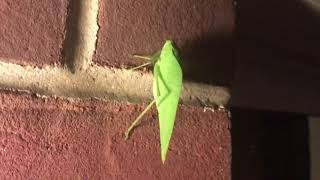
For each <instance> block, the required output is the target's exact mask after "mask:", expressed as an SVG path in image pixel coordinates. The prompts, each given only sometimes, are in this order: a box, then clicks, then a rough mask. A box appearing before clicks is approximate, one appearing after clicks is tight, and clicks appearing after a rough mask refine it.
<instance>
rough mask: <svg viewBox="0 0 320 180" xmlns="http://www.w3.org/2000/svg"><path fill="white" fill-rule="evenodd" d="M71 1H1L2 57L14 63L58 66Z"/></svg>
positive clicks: (0, 51) (0, 54) (0, 34)
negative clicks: (56, 64) (68, 5)
mask: <svg viewBox="0 0 320 180" xmlns="http://www.w3.org/2000/svg"><path fill="white" fill-rule="evenodd" d="M67 4H68V1H67V0H55V1H52V0H41V1H31V0H19V1H12V0H0V22H1V24H0V42H1V43H0V57H3V58H5V59H7V60H8V61H10V62H13V63H19V64H24V65H37V66H43V65H45V64H53V63H57V62H58V60H59V56H60V52H61V46H62V43H63V39H64V28H65V20H66V15H67Z"/></svg>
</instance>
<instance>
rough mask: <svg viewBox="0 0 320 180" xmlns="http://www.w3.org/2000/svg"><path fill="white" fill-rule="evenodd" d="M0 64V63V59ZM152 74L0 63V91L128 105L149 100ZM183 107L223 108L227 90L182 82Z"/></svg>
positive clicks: (94, 66) (105, 68)
mask: <svg viewBox="0 0 320 180" xmlns="http://www.w3.org/2000/svg"><path fill="white" fill-rule="evenodd" d="M0 61H2V60H1V59H0ZM152 81H153V79H152V74H151V73H145V72H140V71H130V70H126V69H111V68H107V67H101V66H97V65H90V66H89V67H88V68H87V69H86V70H85V71H79V72H76V73H72V72H70V71H69V70H68V69H67V68H61V67H45V68H42V69H40V68H34V67H29V66H20V65H16V64H11V63H3V62H0V88H1V89H15V90H23V91H29V92H32V93H36V94H39V95H47V96H55V95H56V96H61V97H70V98H81V99H86V98H99V99H115V100H122V101H123V100H124V101H130V102H140V101H149V100H151V99H152ZM183 84H184V85H183V86H184V87H183V92H182V95H181V100H182V102H183V103H184V104H200V102H199V100H201V101H203V102H205V103H206V104H207V105H213V104H216V105H226V104H227V102H228V101H229V99H230V93H229V90H228V89H227V88H224V87H218V86H211V85H206V84H199V83H193V82H184V83H183Z"/></svg>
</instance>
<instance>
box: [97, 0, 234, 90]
mask: <svg viewBox="0 0 320 180" xmlns="http://www.w3.org/2000/svg"><path fill="white" fill-rule="evenodd" d="M99 26H100V30H99V32H98V41H97V50H96V54H95V57H94V61H95V62H96V63H98V64H102V65H107V66H113V67H121V66H123V65H124V66H136V65H138V64H141V63H142V62H141V61H138V60H132V59H130V58H128V55H129V54H132V53H140V54H147V55H148V54H151V53H154V52H155V51H157V50H159V49H160V48H161V46H162V44H163V42H164V40H165V39H173V40H174V41H175V42H176V44H177V45H178V47H179V48H180V49H181V54H182V56H183V61H182V64H183V69H184V75H185V77H186V78H187V79H192V80H197V81H205V82H210V81H213V82H214V83H215V84H217V83H218V84H226V83H228V82H229V81H230V80H231V79H232V74H233V73H232V72H233V71H232V70H233V68H232V67H233V59H234V58H233V54H234V49H233V45H232V35H233V31H234V26H235V16H234V7H233V2H232V0H214V1H212V0H201V1H199V0H162V1H153V2H150V1H148V0H140V1H127V0H117V1H114V0H101V2H100V11H99ZM221 69H223V70H221Z"/></svg>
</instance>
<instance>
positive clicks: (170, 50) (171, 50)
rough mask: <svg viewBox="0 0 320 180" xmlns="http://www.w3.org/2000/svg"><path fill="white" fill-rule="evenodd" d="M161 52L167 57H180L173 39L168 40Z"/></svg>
mask: <svg viewBox="0 0 320 180" xmlns="http://www.w3.org/2000/svg"><path fill="white" fill-rule="evenodd" d="M161 53H164V54H165V55H166V56H167V57H174V58H177V59H178V57H179V55H178V50H177V48H176V45H175V43H174V42H173V41H172V40H166V42H165V44H164V45H163V47H162V51H161Z"/></svg>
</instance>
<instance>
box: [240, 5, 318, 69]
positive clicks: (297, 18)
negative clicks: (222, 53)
mask: <svg viewBox="0 0 320 180" xmlns="http://www.w3.org/2000/svg"><path fill="white" fill-rule="evenodd" d="M236 11H237V29H236V31H237V39H238V45H239V44H240V45H241V44H242V43H250V41H252V42H253V43H254V42H257V41H258V42H260V43H261V45H264V44H267V45H268V46H271V47H270V48H274V49H280V50H282V51H283V53H284V54H292V53H295V54H300V55H299V56H303V57H310V58H308V59H307V58H303V59H301V60H302V61H306V63H307V62H308V61H315V59H312V57H313V58H315V57H320V51H319V42H320V33H319V32H320V10H319V11H318V12H316V11H315V10H313V9H312V7H311V6H310V5H308V4H307V1H304V0H282V1H278V0H238V1H237V9H236ZM240 47H241V46H240Z"/></svg>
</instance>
